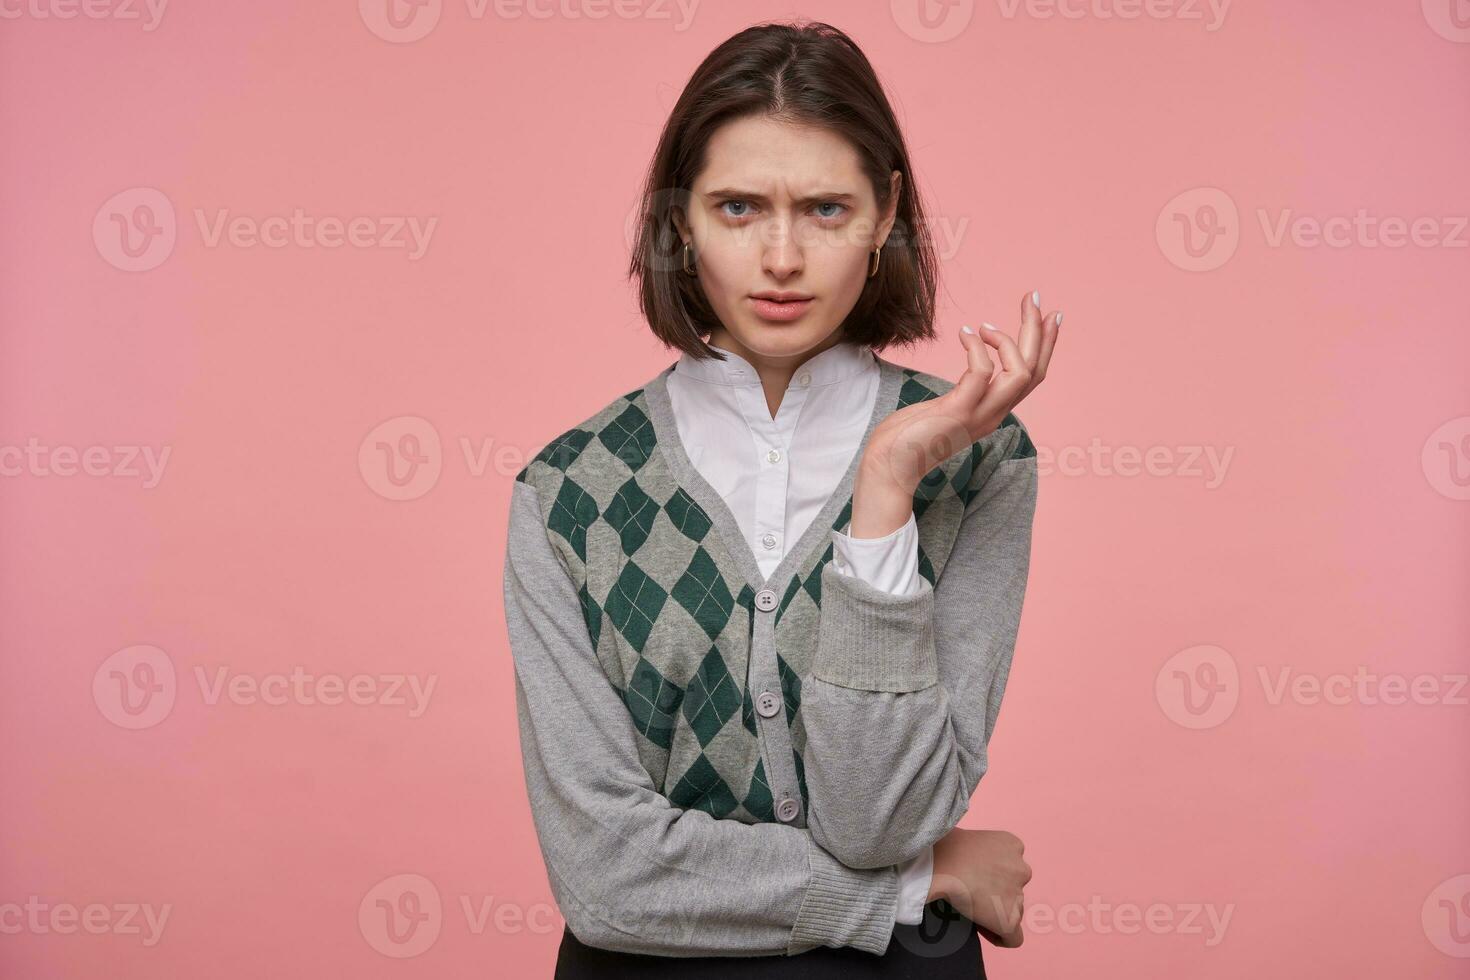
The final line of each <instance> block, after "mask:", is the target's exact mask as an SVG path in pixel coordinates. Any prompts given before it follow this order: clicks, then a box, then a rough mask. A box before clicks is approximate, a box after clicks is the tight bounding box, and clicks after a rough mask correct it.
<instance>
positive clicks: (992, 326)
mask: <svg viewBox="0 0 1470 980" xmlns="http://www.w3.org/2000/svg"><path fill="white" fill-rule="evenodd" d="M980 325H981V326H982V327H984V328H985V329H986V330H994V329H995V326H994V324H990V323H982V324H980Z"/></svg>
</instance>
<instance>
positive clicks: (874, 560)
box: [832, 514, 922, 595]
mask: <svg viewBox="0 0 1470 980" xmlns="http://www.w3.org/2000/svg"><path fill="white" fill-rule="evenodd" d="M832 565H833V567H835V568H836V569H837V571H838V572H839V573H840V574H842V575H850V576H852V577H853V578H859V579H862V580H863V581H864V582H867V583H868V584H869V585H871V586H873V587H874V588H877V589H881V590H883V591H884V592H891V593H893V594H894V595H915V594H917V593H918V592H919V589H920V588H921V584H922V579H921V578H920V576H919V524H918V522H917V521H916V520H915V519H914V515H913V514H909V519H908V521H907V522H905V524H904V525H903V527H900V528H899V529H898V530H896V531H893V532H892V533H890V534H885V535H884V536H883V537H881V538H855V537H853V536H852V535H850V534H844V533H843V532H841V531H833V532H832Z"/></svg>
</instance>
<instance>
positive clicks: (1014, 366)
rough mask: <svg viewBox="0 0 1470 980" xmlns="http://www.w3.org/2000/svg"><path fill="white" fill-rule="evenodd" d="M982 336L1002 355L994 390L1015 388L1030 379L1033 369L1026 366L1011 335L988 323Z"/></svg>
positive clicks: (993, 385) (993, 386) (992, 386)
mask: <svg viewBox="0 0 1470 980" xmlns="http://www.w3.org/2000/svg"><path fill="white" fill-rule="evenodd" d="M981 336H982V337H983V338H984V340H985V342H986V343H987V344H989V345H990V346H992V347H994V348H995V349H996V351H997V352H998V353H999V354H1000V363H1001V373H1000V375H999V376H998V377H996V378H995V379H994V382H995V383H994V384H992V385H991V388H992V389H995V388H1001V387H1007V386H1014V385H1016V384H1019V383H1024V382H1025V381H1027V380H1029V379H1030V376H1031V369H1030V368H1029V367H1027V366H1026V363H1025V361H1024V359H1023V358H1022V357H1021V349H1020V348H1019V347H1017V346H1016V342H1015V341H1014V340H1012V339H1011V337H1010V334H1008V333H1006V332H1005V331H1003V330H1000V329H998V328H997V327H995V326H994V325H993V324H989V323H987V324H985V329H984V330H982V331H981Z"/></svg>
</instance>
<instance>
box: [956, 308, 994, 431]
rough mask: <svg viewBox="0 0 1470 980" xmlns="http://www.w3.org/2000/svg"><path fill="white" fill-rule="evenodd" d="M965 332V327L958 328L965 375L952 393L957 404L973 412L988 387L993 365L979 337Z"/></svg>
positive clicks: (957, 382) (983, 342)
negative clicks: (964, 360) (963, 348)
mask: <svg viewBox="0 0 1470 980" xmlns="http://www.w3.org/2000/svg"><path fill="white" fill-rule="evenodd" d="M965 330H966V327H961V328H960V343H961V344H963V345H964V347H965V358H966V362H965V363H966V367H965V373H964V374H962V375H960V380H958V381H956V382H955V385H954V388H953V391H954V392H955V395H954V397H955V398H956V399H957V400H958V401H959V403H960V404H961V405H964V406H965V407H966V408H968V409H969V410H972V411H973V410H974V408H975V406H977V405H979V404H980V399H981V398H983V397H985V392H986V390H987V389H988V388H989V387H990V376H991V375H992V374H994V373H995V365H994V364H993V363H992V362H991V360H990V355H989V354H988V353H986V351H985V341H983V340H981V339H980V335H979V334H978V333H966V332H965Z"/></svg>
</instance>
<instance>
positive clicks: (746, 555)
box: [504, 357, 1036, 956]
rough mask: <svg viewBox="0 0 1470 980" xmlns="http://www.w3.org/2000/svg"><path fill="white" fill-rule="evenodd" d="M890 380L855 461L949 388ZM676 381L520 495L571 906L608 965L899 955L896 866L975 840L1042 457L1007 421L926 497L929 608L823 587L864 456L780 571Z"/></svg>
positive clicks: (511, 550)
mask: <svg viewBox="0 0 1470 980" xmlns="http://www.w3.org/2000/svg"><path fill="white" fill-rule="evenodd" d="M877 360H878V362H879V366H880V369H881V375H880V381H879V390H878V395H877V399H876V402H875V404H874V407H873V414H872V418H871V419H870V420H869V423H868V429H867V432H866V433H865V434H864V436H863V440H862V446H866V445H867V442H868V436H869V435H870V434H871V433H872V431H873V429H874V428H876V426H877V424H878V423H879V422H881V421H882V419H883V418H884V417H886V416H887V415H888V414H889V413H890V412H892V411H894V410H896V409H898V408H902V407H903V406H905V405H909V404H913V403H915V402H918V401H923V400H926V399H929V398H933V397H935V396H936V395H938V394H941V393H943V392H944V391H947V390H948V389H949V388H951V387H952V386H953V383H952V382H949V381H947V380H945V379H943V378H940V377H937V376H934V375H931V374H927V373H925V372H922V371H917V370H914V369H910V368H905V367H901V366H899V365H897V364H895V363H893V362H890V361H887V360H886V359H884V358H881V357H879V358H877ZM672 370H673V365H670V366H669V367H668V368H665V369H664V370H663V371H661V372H660V373H659V374H658V375H657V376H656V377H655V378H654V379H653V380H652V381H650V382H649V383H647V384H645V385H644V386H643V387H641V388H638V389H637V390H635V391H631V392H629V393H627V394H625V395H623V396H621V397H619V398H617V399H615V400H614V401H613V402H612V403H611V404H609V405H607V406H606V407H605V408H603V409H602V410H601V411H599V412H598V413H596V414H595V415H593V416H592V417H591V418H589V419H587V420H586V421H584V422H582V423H580V424H578V425H576V426H574V427H573V428H571V429H569V430H567V431H566V432H564V433H562V434H561V435H559V436H558V437H557V438H556V439H554V440H553V441H552V442H551V443H550V444H548V445H547V446H546V448H545V450H543V451H542V452H541V453H539V454H538V455H537V456H536V457H535V458H534V459H533V460H532V461H531V462H530V463H528V464H527V465H526V466H525V468H524V469H522V470H521V471H520V472H519V473H518V474H517V475H516V478H515V482H514V483H513V485H512V488H513V490H512V500H511V512H510V521H509V525H508V526H509V532H508V537H507V546H506V561H505V586H504V591H505V606H506V623H507V629H508V631H509V637H510V643H511V652H512V658H513V661H514V667H515V675H516V695H517V715H518V721H519V727H520V734H521V745H522V755H523V760H524V766H525V775H526V782H527V790H528V794H529V798H530V803H531V810H532V817H533V820H534V822H535V826H536V831H537V836H538V841H539V843H540V847H541V851H542V856H543V858H544V859H545V863H546V868H547V873H548V879H549V882H550V884H551V887H552V891H553V895H554V896H555V898H556V900H557V903H558V905H559V907H560V908H561V910H562V913H563V915H564V916H565V917H566V920H567V924H568V927H569V928H570V929H571V930H572V932H573V933H574V934H575V935H576V936H577V937H578V938H579V939H580V940H582V941H583V942H584V943H587V944H589V945H594V946H600V947H603V948H607V949H614V950H621V951H625V952H635V953H653V954H658V955H664V956H700V955H727V956H763V955H777V954H786V955H794V954H797V953H801V952H803V951H805V950H808V949H811V948H814V947H816V946H820V945H826V946H852V947H854V948H857V949H862V950H865V951H867V952H871V953H874V954H878V955H881V954H882V953H883V952H884V950H886V948H887V945H888V942H889V939H890V938H891V936H892V927H893V922H894V914H895V909H896V903H897V873H896V869H895V867H894V866H895V865H897V864H899V863H901V862H903V861H906V860H908V859H910V858H912V857H914V856H916V855H917V854H919V853H920V852H921V851H922V849H923V848H925V847H927V846H929V845H931V844H933V843H934V842H935V841H937V840H938V839H939V838H941V837H943V836H944V835H945V834H946V833H948V832H949V830H950V829H952V828H953V827H954V826H955V825H956V824H957V823H958V822H959V820H960V818H961V817H962V816H963V815H964V813H965V812H966V810H967V809H968V807H969V803H970V797H971V794H972V793H973V792H974V789H975V787H976V784H977V783H978V782H979V780H980V777H981V776H982V775H983V774H984V772H985V769H986V766H987V756H986V746H987V743H988V741H989V738H990V735H991V733H992V731H993V729H994V725H995V720H996V713H997V711H998V709H999V706H1000V701H1001V696H1002V694H1003V693H1004V690H1005V685H1006V678H1007V676H1008V674H1009V670H1010V663H1011V655H1012V651H1013V650H1014V646H1015V640H1016V635H1017V630H1018V626H1019V621H1020V613H1021V605H1022V600H1023V598H1024V593H1025V584H1026V577H1027V573H1028V569H1029V559H1030V541H1031V524H1032V516H1033V513H1034V509H1035V500H1036V461H1035V449H1034V447H1033V445H1032V443H1031V440H1030V438H1029V435H1028V433H1027V430H1026V428H1025V427H1024V426H1023V425H1022V424H1021V421H1020V420H1019V419H1018V418H1016V416H1015V415H1013V414H1012V415H1009V416H1007V418H1006V419H1005V420H1004V422H1003V423H1002V425H1001V426H1000V427H999V428H998V429H997V430H996V431H995V432H993V433H991V434H989V435H987V436H986V437H984V438H983V439H981V440H979V441H977V442H975V443H973V444H972V445H970V446H969V447H968V448H967V449H965V450H962V451H960V452H958V453H956V454H955V455H953V456H951V457H950V458H949V459H947V460H945V461H944V462H943V463H942V464H941V465H939V466H938V467H936V468H935V469H934V470H933V471H931V472H930V473H929V474H928V475H927V476H926V477H925V479H924V480H923V481H922V482H921V484H920V486H919V488H918V490H917V491H916V492H915V494H914V515H915V520H916V525H917V528H918V537H919V572H920V575H921V578H922V580H923V581H922V582H921V591H920V592H919V593H918V594H917V595H914V596H897V595H893V594H891V593H888V592H885V591H882V590H879V589H877V588H875V587H873V586H872V585H870V584H868V583H866V582H865V581H863V580H861V579H858V578H856V577H853V576H847V575H842V574H839V573H838V572H837V571H836V570H835V569H833V570H830V571H829V570H827V566H828V564H830V562H831V561H832V558H833V548H832V544H831V532H832V531H833V530H838V531H845V530H846V529H847V528H848V524H849V520H850V517H851V513H852V487H853V481H854V477H855V475H856V471H857V467H858V462H859V460H860V457H861V449H859V451H858V453H857V454H856V455H855V456H854V457H853V460H852V462H851V464H850V465H849V468H848V470H847V472H846V474H845V475H844V477H843V479H842V481H841V482H840V483H839V485H838V487H837V489H836V491H835V492H834V493H833V495H832V497H831V498H830V500H829V501H828V503H827V506H826V507H825V508H824V509H823V511H822V512H821V513H819V514H818V516H817V518H816V519H815V520H814V521H813V522H812V526H811V527H810V528H809V529H808V530H807V532H806V533H805V534H804V535H803V536H802V538H801V540H799V541H798V542H797V544H796V545H795V546H794V547H792V548H791V549H790V550H789V551H788V553H787V555H786V557H785V558H784V559H783V561H782V562H781V564H780V565H779V566H778V567H777V569H776V570H775V572H774V573H773V574H772V575H771V576H770V577H769V579H766V578H764V577H763V576H762V575H761V572H760V569H759V567H758V564H757V562H756V560H755V557H754V555H753V554H752V552H751V550H750V547H749V545H748V543H746V542H745V540H744V538H743V535H742V533H741V531H740V528H739V525H738V522H737V521H736V519H735V518H734V516H733V515H732V514H731V513H730V511H729V508H728V507H727V506H726V505H725V503H724V501H723V500H721V499H720V498H719V496H718V494H717V493H716V492H715V491H714V490H713V488H712V487H710V485H709V484H708V483H707V482H705V481H704V480H703V478H702V477H701V476H700V475H699V474H698V472H697V471H696V470H695V468H694V467H693V466H692V465H691V464H690V462H689V457H688V454H687V453H686V452H685V451H684V447H683V445H682V443H681V442H680V440H679V436H678V431H677V426H676V424H675V421H674V417H673V413H672V410H671V407H670V403H669V399H668V392H667V388H666V386H665V384H664V382H665V380H666V379H667V377H668V375H669V374H670V373H671V372H672ZM824 600H825V601H824Z"/></svg>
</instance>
